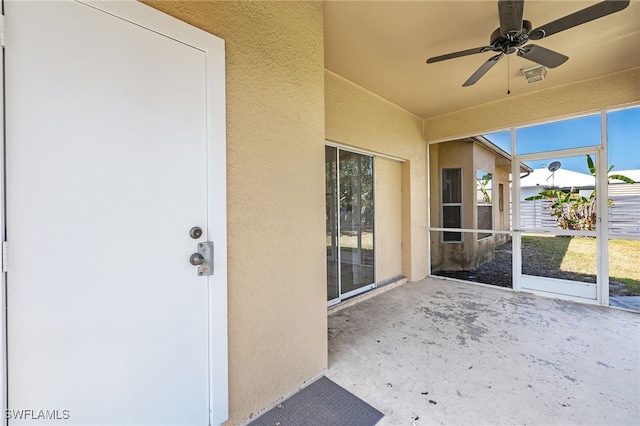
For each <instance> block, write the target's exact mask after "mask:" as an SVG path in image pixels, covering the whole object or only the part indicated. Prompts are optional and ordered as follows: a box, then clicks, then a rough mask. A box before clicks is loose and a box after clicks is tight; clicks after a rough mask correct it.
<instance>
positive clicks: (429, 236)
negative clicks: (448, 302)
mask: <svg viewBox="0 0 640 426" xmlns="http://www.w3.org/2000/svg"><path fill="white" fill-rule="evenodd" d="M426 151H427V152H426V153H425V154H426V157H427V160H426V161H427V276H430V275H431V161H430V158H431V157H430V156H431V144H429V143H428V142H427V150H426Z"/></svg>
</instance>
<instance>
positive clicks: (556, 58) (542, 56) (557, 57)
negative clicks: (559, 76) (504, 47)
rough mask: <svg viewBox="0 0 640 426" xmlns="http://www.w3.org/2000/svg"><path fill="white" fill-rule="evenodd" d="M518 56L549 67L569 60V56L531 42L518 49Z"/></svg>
mask: <svg viewBox="0 0 640 426" xmlns="http://www.w3.org/2000/svg"><path fill="white" fill-rule="evenodd" d="M518 56H520V57H522V58H525V59H528V60H530V61H533V62H536V63H538V64H540V65H544V66H545V67H547V68H555V67H557V66H559V65H562V64H564V63H565V62H567V59H569V57H568V56H564V55H563V54H561V53H558V52H554V51H553V50H549V49H546V48H544V47H541V46H536V45H535V44H529V45H527V46H525V47H523V48H522V49H520V50H518Z"/></svg>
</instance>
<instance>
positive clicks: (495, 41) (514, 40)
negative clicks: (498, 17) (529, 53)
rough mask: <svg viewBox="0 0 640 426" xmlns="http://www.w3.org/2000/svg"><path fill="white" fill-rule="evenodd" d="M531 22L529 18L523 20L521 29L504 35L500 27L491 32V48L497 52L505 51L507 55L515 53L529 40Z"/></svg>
mask: <svg viewBox="0 0 640 426" xmlns="http://www.w3.org/2000/svg"><path fill="white" fill-rule="evenodd" d="M531 28H532V26H531V22H530V21H527V20H523V21H522V29H521V30H520V31H510V32H508V33H507V34H505V35H502V33H501V32H500V28H498V29H496V30H495V31H494V32H493V33H492V34H491V39H490V42H489V44H490V46H491V48H492V49H491V50H493V51H495V52H503V53H506V54H507V55H509V54H511V53H515V52H516V51H517V50H518V47H520V46H522V45H523V44H525V43H526V42H527V41H529V31H531Z"/></svg>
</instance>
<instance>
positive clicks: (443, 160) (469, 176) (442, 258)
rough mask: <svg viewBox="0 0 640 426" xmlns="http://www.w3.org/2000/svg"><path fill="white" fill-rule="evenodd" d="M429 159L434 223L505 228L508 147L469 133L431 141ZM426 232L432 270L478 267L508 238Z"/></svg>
mask: <svg viewBox="0 0 640 426" xmlns="http://www.w3.org/2000/svg"><path fill="white" fill-rule="evenodd" d="M429 159H430V164H429V167H430V171H431V172H430V191H429V194H430V201H431V205H430V214H431V224H432V226H433V227H440V228H463V229H484V230H487V229H491V230H498V231H507V230H509V228H510V216H509V215H510V211H509V204H510V175H511V157H510V156H509V155H508V154H507V153H506V152H504V151H503V150H502V149H500V148H499V147H497V146H496V145H494V144H493V143H491V142H490V141H489V140H487V139H486V138H484V137H473V138H465V139H461V140H456V141H450V142H443V143H439V144H433V145H430V147H429ZM521 171H522V173H527V172H529V171H530V169H528V168H527V167H526V166H523V168H522V169H521ZM430 237H431V238H430V243H431V270H432V271H433V272H435V271H441V270H447V271H455V270H473V269H476V268H478V267H479V266H480V265H482V264H483V263H485V262H487V261H490V260H491V259H493V257H494V249H495V246H496V245H499V244H501V243H503V242H505V241H506V240H507V235H504V234H491V233H487V232H478V233H470V232H465V233H462V232H446V231H442V232H432V235H431V236H430Z"/></svg>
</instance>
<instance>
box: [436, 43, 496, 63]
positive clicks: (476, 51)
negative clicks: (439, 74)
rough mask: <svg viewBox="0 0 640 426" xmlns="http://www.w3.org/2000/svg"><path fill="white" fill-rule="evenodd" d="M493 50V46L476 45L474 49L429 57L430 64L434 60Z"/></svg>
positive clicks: (444, 59) (438, 60)
mask: <svg viewBox="0 0 640 426" xmlns="http://www.w3.org/2000/svg"><path fill="white" fill-rule="evenodd" d="M489 50H492V48H491V46H483V47H476V48H474V49H467V50H461V51H459V52H453V53H447V54H446V55H440V56H434V57H433V58H429V59H427V63H428V64H432V63H434V62H440V61H446V60H447V59H453V58H460V57H462V56H469V55H475V54H476V53H483V52H488V51H489Z"/></svg>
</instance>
